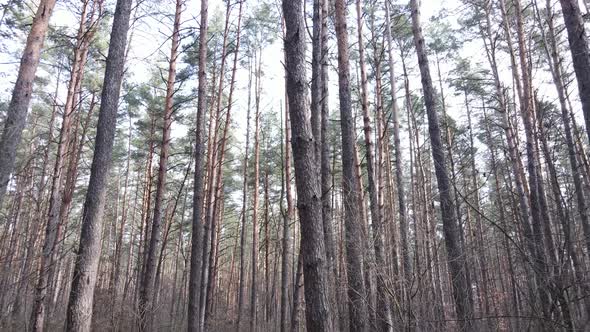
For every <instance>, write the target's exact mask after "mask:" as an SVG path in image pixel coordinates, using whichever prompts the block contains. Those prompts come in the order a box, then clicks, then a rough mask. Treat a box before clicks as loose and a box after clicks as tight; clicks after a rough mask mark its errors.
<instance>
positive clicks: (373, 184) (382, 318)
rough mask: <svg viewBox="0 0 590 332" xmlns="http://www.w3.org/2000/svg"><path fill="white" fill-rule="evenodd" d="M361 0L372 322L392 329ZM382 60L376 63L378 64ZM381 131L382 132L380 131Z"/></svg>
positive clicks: (359, 19)
mask: <svg viewBox="0 0 590 332" xmlns="http://www.w3.org/2000/svg"><path fill="white" fill-rule="evenodd" d="M361 9H362V5H361V0H356V14H357V20H356V22H357V33H358V45H359V46H358V47H359V66H360V72H361V109H362V112H363V132H364V134H365V162H366V164H367V178H368V184H369V204H370V210H371V225H372V228H373V232H372V236H373V239H372V240H373V241H372V242H373V243H374V249H375V263H376V264H375V273H376V279H377V308H376V309H377V311H376V321H375V322H372V324H374V328H377V329H378V330H380V331H389V330H391V328H392V325H391V324H392V322H391V309H390V307H389V299H388V296H387V286H386V285H385V253H384V251H383V245H384V237H383V233H384V228H383V220H382V216H381V211H380V209H379V200H378V193H377V190H378V187H377V186H378V183H377V181H376V179H375V177H376V174H377V171H376V170H375V164H374V162H375V158H374V153H373V139H372V128H371V116H370V114H369V100H368V91H367V90H368V87H367V84H368V82H367V81H368V79H367V68H366V65H365V61H366V58H365V44H364V40H363V20H362V15H363V12H362V10H361ZM378 65H379V64H375V66H378ZM379 135H380V133H379Z"/></svg>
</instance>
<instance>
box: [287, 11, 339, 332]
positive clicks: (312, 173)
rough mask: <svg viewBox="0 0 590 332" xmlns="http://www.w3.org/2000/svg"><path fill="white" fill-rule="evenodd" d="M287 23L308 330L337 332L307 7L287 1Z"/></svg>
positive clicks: (294, 149)
mask: <svg viewBox="0 0 590 332" xmlns="http://www.w3.org/2000/svg"><path fill="white" fill-rule="evenodd" d="M283 15H284V19H285V27H286V34H285V60H286V61H285V66H286V72H287V94H288V99H289V113H290V116H291V129H292V130H293V139H292V142H291V145H292V148H293V158H294V164H295V179H296V187H297V207H298V211H299V219H300V224H301V239H302V241H301V254H302V255H303V257H302V260H303V261H304V264H303V274H304V280H305V305H306V310H305V312H306V322H307V324H306V327H307V329H309V330H310V331H332V330H333V325H332V318H331V314H332V313H331V311H330V305H329V301H330V298H329V285H328V276H327V273H326V248H325V243H324V239H325V237H324V229H323V224H322V223H321V222H319V221H320V220H321V215H322V201H321V187H320V180H321V179H320V173H319V169H318V167H317V165H318V163H317V161H316V156H315V144H316V143H315V141H314V136H313V132H312V128H311V122H310V120H309V111H307V109H306V99H307V83H306V82H307V79H306V75H305V63H306V61H305V28H304V21H303V2H302V1H301V0H294V1H293V0H283Z"/></svg>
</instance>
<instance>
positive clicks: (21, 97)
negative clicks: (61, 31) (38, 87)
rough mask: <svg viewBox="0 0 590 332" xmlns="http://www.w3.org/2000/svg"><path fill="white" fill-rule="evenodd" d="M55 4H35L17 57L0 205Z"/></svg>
mask: <svg viewBox="0 0 590 332" xmlns="http://www.w3.org/2000/svg"><path fill="white" fill-rule="evenodd" d="M54 6H55V0H42V1H41V2H40V3H39V7H37V12H36V14H35V18H34V19H33V25H31V31H30V32H29V35H28V37H27V42H26V44H25V49H24V50H23V54H22V57H21V60H20V67H19V69H18V76H17V78H16V83H15V85H14V89H13V90H12V97H11V98H10V104H9V105H8V110H7V111H6V120H5V121H4V130H3V131H2V138H1V139H0V205H2V202H3V199H4V194H5V193H6V190H7V187H8V182H9V181H10V174H11V173H12V171H13V170H14V163H15V159H16V150H17V148H18V145H19V143H20V139H21V136H22V133H23V129H24V128H25V125H26V121H27V112H28V110H29V104H30V102H31V98H32V93H33V81H34V80H35V73H36V72H37V67H38V65H39V61H40V59H41V58H40V54H41V49H42V48H43V42H44V40H45V35H46V33H47V28H48V27H49V18H50V17H51V14H52V12H53V7H54Z"/></svg>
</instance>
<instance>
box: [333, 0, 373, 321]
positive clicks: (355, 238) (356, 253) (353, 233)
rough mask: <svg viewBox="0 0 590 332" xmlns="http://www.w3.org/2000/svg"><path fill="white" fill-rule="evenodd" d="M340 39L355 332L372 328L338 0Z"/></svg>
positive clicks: (344, 176)
mask: <svg viewBox="0 0 590 332" xmlns="http://www.w3.org/2000/svg"><path fill="white" fill-rule="evenodd" d="M335 24H336V37H337V40H338V86H339V100H340V125H341V130H342V188H343V192H344V193H343V194H344V196H343V204H344V212H345V213H344V225H345V233H346V264H347V276H348V310H349V315H350V328H351V329H352V330H354V331H366V330H368V329H369V324H368V322H367V318H368V316H369V312H368V308H367V301H368V298H367V296H366V295H367V293H366V289H365V276H364V273H363V271H364V268H363V267H364V257H363V253H364V251H365V250H364V241H363V224H364V221H363V219H362V218H361V217H360V215H359V209H360V206H359V202H360V197H359V196H360V188H359V187H358V183H357V180H356V171H355V144H356V143H355V137H356V135H355V132H354V127H355V126H354V117H353V115H352V105H351V104H352V102H351V95H350V69H349V63H348V62H349V55H348V54H349V50H348V31H347V28H346V4H345V2H344V1H343V0H337V1H336V11H335Z"/></svg>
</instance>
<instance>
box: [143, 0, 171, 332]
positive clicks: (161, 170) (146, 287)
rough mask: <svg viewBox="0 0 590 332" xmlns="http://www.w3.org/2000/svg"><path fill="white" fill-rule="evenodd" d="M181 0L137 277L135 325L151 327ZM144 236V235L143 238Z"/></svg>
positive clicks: (168, 153)
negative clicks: (145, 243) (141, 270)
mask: <svg viewBox="0 0 590 332" xmlns="http://www.w3.org/2000/svg"><path fill="white" fill-rule="evenodd" d="M181 13H182V1H181V0H177V1H176V10H175V14H174V23H173V29H172V45H171V49H170V62H169V64H168V79H167V80H166V97H165V101H164V123H163V124H164V127H163V128H162V143H161V147H160V161H159V163H158V179H157V184H156V196H155V198H154V216H153V219H152V229H151V236H150V240H149V245H148V248H149V249H148V253H147V262H146V270H145V273H144V275H143V276H142V280H141V292H140V309H139V310H140V311H139V324H138V326H139V329H140V331H143V330H146V329H151V325H152V318H151V317H153V314H154V312H153V301H154V279H155V273H156V264H157V261H158V257H157V256H158V255H157V253H158V249H159V245H160V242H161V241H160V240H161V236H162V235H161V227H162V209H163V207H162V205H163V202H164V198H165V196H166V173H167V171H168V169H167V168H168V156H169V155H170V132H171V129H172V128H171V127H172V113H173V106H174V92H175V91H174V82H175V80H176V59H177V58H178V47H179V39H180V15H181ZM146 240H147V239H146Z"/></svg>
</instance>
